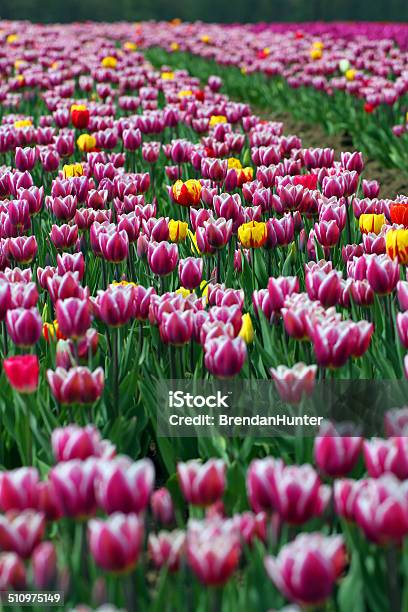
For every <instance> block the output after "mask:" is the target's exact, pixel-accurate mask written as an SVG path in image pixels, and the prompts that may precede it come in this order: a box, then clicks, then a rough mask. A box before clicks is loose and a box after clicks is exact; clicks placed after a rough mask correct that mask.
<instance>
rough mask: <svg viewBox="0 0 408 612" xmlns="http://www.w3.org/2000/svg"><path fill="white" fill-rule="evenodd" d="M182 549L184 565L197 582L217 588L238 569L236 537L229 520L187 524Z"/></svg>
mask: <svg viewBox="0 0 408 612" xmlns="http://www.w3.org/2000/svg"><path fill="white" fill-rule="evenodd" d="M186 550H187V562H188V564H189V566H190V567H191V569H192V570H193V572H194V574H195V575H196V576H197V578H198V579H199V580H200V582H201V583H202V584H205V585H206V586H221V585H223V584H225V583H226V582H227V581H228V580H229V578H230V577H231V575H232V574H233V572H234V571H235V570H236V568H237V566H238V563H239V558H240V554H241V546H240V542H239V534H238V531H237V529H236V528H235V526H234V524H233V522H232V521H222V520H219V519H212V520H207V521H189V523H188V528H187V540H186Z"/></svg>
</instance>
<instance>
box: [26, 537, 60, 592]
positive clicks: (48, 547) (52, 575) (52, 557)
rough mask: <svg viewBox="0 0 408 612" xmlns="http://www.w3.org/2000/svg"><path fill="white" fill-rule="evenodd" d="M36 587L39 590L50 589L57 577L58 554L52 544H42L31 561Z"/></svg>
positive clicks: (35, 550) (36, 549) (37, 547)
mask: <svg viewBox="0 0 408 612" xmlns="http://www.w3.org/2000/svg"><path fill="white" fill-rule="evenodd" d="M31 562H32V565H33V577H34V585H35V587H36V588H37V589H43V590H44V589H49V588H52V586H53V585H54V583H55V579H56V575H57V571H56V568H57V554H56V551H55V548H54V544H53V543H52V542H41V544H38V546H36V548H35V549H34V552H33V556H32V559H31Z"/></svg>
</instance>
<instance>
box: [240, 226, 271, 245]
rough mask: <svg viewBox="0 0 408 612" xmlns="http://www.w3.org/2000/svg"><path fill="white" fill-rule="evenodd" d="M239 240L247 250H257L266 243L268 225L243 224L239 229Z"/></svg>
mask: <svg viewBox="0 0 408 612" xmlns="http://www.w3.org/2000/svg"><path fill="white" fill-rule="evenodd" d="M238 238H239V241H240V243H241V244H242V246H243V247H244V248H246V249H249V248H251V249H256V248H259V247H261V246H263V245H264V244H265V241H266V223H263V222H259V221H250V222H249V223H243V224H242V225H241V226H240V227H239V228H238Z"/></svg>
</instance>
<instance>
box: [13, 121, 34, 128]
mask: <svg viewBox="0 0 408 612" xmlns="http://www.w3.org/2000/svg"><path fill="white" fill-rule="evenodd" d="M31 125H33V122H32V121H31V119H20V120H19V121H15V122H14V127H15V128H17V129H20V128H25V127H30V126H31Z"/></svg>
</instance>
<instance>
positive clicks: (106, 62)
mask: <svg viewBox="0 0 408 612" xmlns="http://www.w3.org/2000/svg"><path fill="white" fill-rule="evenodd" d="M117 63H118V60H117V59H116V57H113V55H107V56H106V57H104V58H103V60H102V61H101V64H102V66H103V67H104V68H116V65H117Z"/></svg>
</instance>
